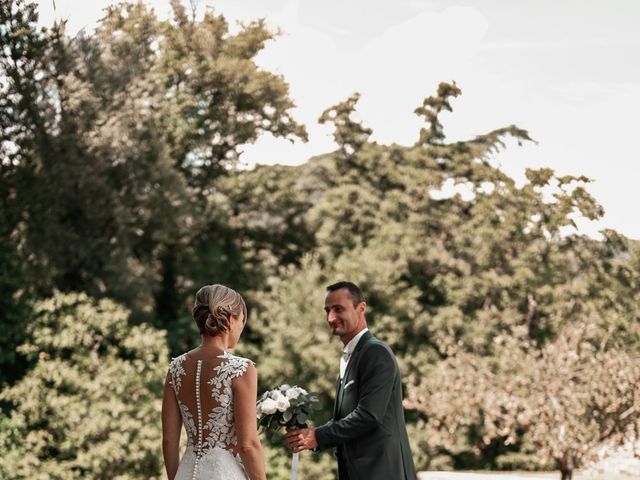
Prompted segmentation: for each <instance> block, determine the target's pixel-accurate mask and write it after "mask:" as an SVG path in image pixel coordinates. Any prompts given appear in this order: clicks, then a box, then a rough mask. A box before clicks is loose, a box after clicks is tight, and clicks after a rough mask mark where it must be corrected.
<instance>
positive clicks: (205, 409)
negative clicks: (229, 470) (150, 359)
mask: <svg viewBox="0 0 640 480" xmlns="http://www.w3.org/2000/svg"><path fill="white" fill-rule="evenodd" d="M250 363H251V360H248V359H246V358H242V357H236V356H235V355H230V354H229V353H226V352H225V353H224V354H223V355H219V356H218V357H214V358H211V359H206V360H196V359H195V358H192V357H191V356H189V354H186V353H185V354H182V355H180V356H179V357H177V358H175V359H173V360H172V361H171V364H170V366H169V372H170V380H171V385H172V387H173V391H174V392H175V394H176V398H177V399H178V405H179V406H180V412H181V414H182V423H183V425H184V428H185V430H186V432H187V438H188V442H189V446H190V447H192V448H193V450H194V452H195V454H196V458H198V457H201V456H202V455H204V454H205V453H207V451H210V450H212V449H214V448H216V447H217V448H223V449H225V450H229V451H230V452H231V453H232V454H234V455H236V454H237V453H238V452H237V443H238V440H237V437H236V429H235V425H234V418H233V390H232V389H231V382H232V380H233V379H234V378H237V377H239V376H241V375H243V374H244V372H246V370H247V367H248V366H249V364H250Z"/></svg>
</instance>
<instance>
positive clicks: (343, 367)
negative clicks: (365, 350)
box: [340, 328, 369, 378]
mask: <svg viewBox="0 0 640 480" xmlns="http://www.w3.org/2000/svg"><path fill="white" fill-rule="evenodd" d="M368 331H369V329H368V328H364V329H362V331H360V332H358V334H357V335H356V336H355V337H353V338H352V339H351V340H349V343H347V344H346V345H345V346H344V348H343V349H342V356H341V357H340V378H343V377H344V372H346V371H347V365H348V364H349V359H350V358H351V354H352V353H353V351H354V350H355V349H356V345H357V344H358V341H359V340H360V337H362V335H364V332H368Z"/></svg>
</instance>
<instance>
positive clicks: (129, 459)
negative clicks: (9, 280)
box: [0, 293, 168, 479]
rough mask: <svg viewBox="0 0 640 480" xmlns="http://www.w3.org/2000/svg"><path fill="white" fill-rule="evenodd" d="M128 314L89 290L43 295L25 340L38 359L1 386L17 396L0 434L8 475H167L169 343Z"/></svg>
mask: <svg viewBox="0 0 640 480" xmlns="http://www.w3.org/2000/svg"><path fill="white" fill-rule="evenodd" d="M128 317H129V312H128V311H127V310H125V309H124V308H122V307H121V306H119V305H117V304H115V303H114V302H112V301H111V300H107V299H103V300H99V301H96V300H92V299H91V298H89V297H88V296H86V295H85V294H75V293H70V294H57V295H55V296H54V297H52V298H50V299H47V300H43V301H41V302H39V303H38V304H37V306H36V308H35V316H34V317H33V318H32V319H31V321H30V323H29V325H28V333H29V341H28V342H27V343H25V344H24V345H22V346H21V347H20V350H21V351H22V352H23V353H24V354H25V355H28V357H29V358H31V359H32V360H33V361H34V362H35V366H34V367H33V369H32V370H30V371H29V372H28V373H27V374H26V375H25V377H24V378H22V379H21V380H20V381H19V382H18V383H17V384H16V385H14V386H13V387H11V388H8V389H5V390H4V391H3V392H2V394H0V399H1V400H3V401H8V402H12V403H13V404H14V405H15V408H14V409H13V411H12V412H11V414H10V417H9V419H8V420H3V428H2V433H1V434H0V441H4V444H3V445H2V446H3V448H2V453H1V454H0V455H1V456H2V462H0V463H2V465H3V468H4V469H5V470H6V472H5V473H6V475H7V478H15V479H21V478H25V479H27V478H33V477H34V476H38V475H41V474H45V473H46V475H47V478H51V479H70V478H78V479H80V478H83V479H86V478H88V479H101V478H107V477H108V478H131V479H135V478H140V479H142V478H144V479H148V478H160V474H161V471H162V462H161V459H160V456H159V447H158V446H159V443H158V441H159V440H158V439H159V438H160V436H161V433H160V430H161V429H160V401H161V400H160V399H161V397H162V388H163V380H164V376H165V374H166V369H167V368H168V362H167V360H168V350H167V346H166V342H165V336H164V334H163V333H161V332H158V331H156V330H154V329H153V328H151V327H148V326H144V325H138V326H131V325H129V324H128ZM16 440H17V441H16Z"/></svg>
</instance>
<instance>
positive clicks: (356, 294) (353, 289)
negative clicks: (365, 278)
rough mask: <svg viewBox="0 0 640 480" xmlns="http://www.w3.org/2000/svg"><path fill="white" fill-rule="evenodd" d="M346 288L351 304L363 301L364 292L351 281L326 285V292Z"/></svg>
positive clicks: (355, 305) (354, 304) (355, 304)
mask: <svg viewBox="0 0 640 480" xmlns="http://www.w3.org/2000/svg"><path fill="white" fill-rule="evenodd" d="M343 288H344V289H346V290H347V291H348V292H349V295H350V296H351V301H352V302H353V306H354V307H357V306H358V305H360V303H362V302H365V301H366V300H365V299H364V294H363V293H362V290H360V287H359V286H357V285H356V284H355V283H353V282H336V283H333V284H331V285H329V286H328V287H327V292H335V291H336V290H342V289H343Z"/></svg>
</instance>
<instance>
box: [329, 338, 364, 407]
mask: <svg viewBox="0 0 640 480" xmlns="http://www.w3.org/2000/svg"><path fill="white" fill-rule="evenodd" d="M371 337H373V335H372V334H371V332H370V331H366V332H364V334H363V335H362V337H360V340H358V343H357V345H356V348H355V349H354V350H353V353H352V354H351V357H350V358H349V363H347V369H346V370H345V372H344V377H343V378H342V381H341V380H340V377H338V388H337V389H336V404H335V410H334V416H337V415H339V412H340V406H341V405H342V397H343V396H344V390H345V388H344V387H345V385H346V384H347V383H348V382H350V381H351V370H352V369H353V366H354V365H355V364H356V363H357V359H358V356H359V355H360V351H361V350H362V347H363V346H364V344H365V343H367V342H368V341H369V339H370V338H371Z"/></svg>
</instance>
